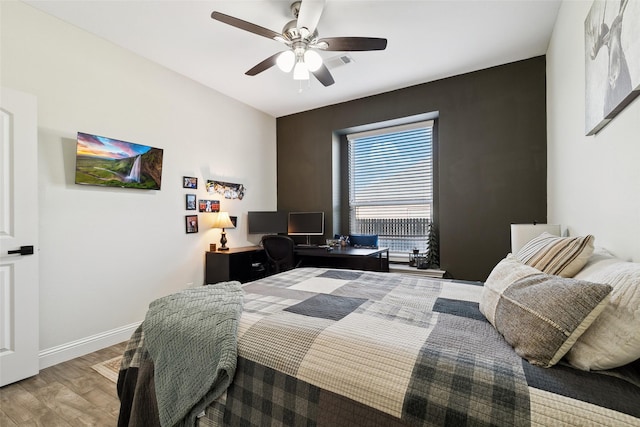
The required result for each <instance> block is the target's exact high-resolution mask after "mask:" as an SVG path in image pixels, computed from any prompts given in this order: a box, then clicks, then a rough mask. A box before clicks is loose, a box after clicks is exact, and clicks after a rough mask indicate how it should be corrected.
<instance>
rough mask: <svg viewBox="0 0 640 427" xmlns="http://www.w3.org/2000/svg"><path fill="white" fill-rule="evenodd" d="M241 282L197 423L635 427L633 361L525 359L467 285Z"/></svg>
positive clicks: (323, 278)
mask: <svg viewBox="0 0 640 427" xmlns="http://www.w3.org/2000/svg"><path fill="white" fill-rule="evenodd" d="M243 289H244V291H245V300H244V312H243V314H242V317H241V319H240V325H239V331H238V335H239V341H238V356H239V357H238V366H237V370H236V375H235V378H234V381H233V383H232V384H231V386H230V387H229V388H228V389H227V392H226V394H224V395H223V396H222V397H221V398H220V399H218V400H217V401H216V402H214V403H213V404H212V405H210V406H209V407H208V408H207V410H206V413H205V416H203V417H202V418H200V419H199V421H198V423H199V425H200V426H219V425H295V426H300V425H315V426H362V425H367V426H385V427H386V426H396V425H397V426H401V425H403V426H404V425H416V426H462V425H475V426H489V425H493V426H531V425H538V426H558V425H581V426H583V425H597V426H605V425H610V426H640V375H639V374H638V372H639V371H640V369H638V364H637V363H636V364H635V365H634V366H631V365H630V366H628V367H627V368H625V369H620V370H619V371H617V372H607V373H600V374H596V373H588V372H582V371H578V370H576V369H573V368H570V367H568V366H562V365H557V366H555V367H553V368H551V369H543V368H539V367H536V366H532V365H530V364H529V363H528V362H526V361H525V360H523V359H521V358H520V357H519V356H518V355H516V353H515V352H514V351H513V349H512V348H511V347H510V346H509V345H508V344H507V343H506V342H505V341H504V339H503V338H502V336H501V335H500V334H499V333H498V332H497V331H496V330H495V329H494V328H493V327H492V326H491V324H490V323H488V322H487V321H486V320H485V318H484V317H483V315H482V314H481V313H480V311H479V309H478V302H479V298H480V294H481V292H482V284H481V283H469V282H458V281H454V280H435V279H425V278H421V277H419V276H414V275H402V274H394V273H375V272H362V271H351V270H328V269H319V268H299V269H295V270H291V271H288V272H285V273H282V274H279V275H276V276H271V277H268V278H265V279H261V280H259V281H256V282H252V283H247V284H245V285H244V286H243Z"/></svg>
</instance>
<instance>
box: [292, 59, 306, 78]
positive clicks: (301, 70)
mask: <svg viewBox="0 0 640 427" xmlns="http://www.w3.org/2000/svg"><path fill="white" fill-rule="evenodd" d="M293 80H309V68H307V64H305V63H304V61H303V60H302V58H300V60H298V62H296V65H295V67H293Z"/></svg>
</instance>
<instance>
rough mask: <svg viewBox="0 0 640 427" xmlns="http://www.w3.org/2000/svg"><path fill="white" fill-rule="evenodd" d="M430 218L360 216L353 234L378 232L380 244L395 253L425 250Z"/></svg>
mask: <svg viewBox="0 0 640 427" xmlns="http://www.w3.org/2000/svg"><path fill="white" fill-rule="evenodd" d="M430 222H431V221H430V220H429V219H428V218H360V219H356V220H355V229H353V230H352V233H353V234H377V235H378V240H379V243H378V244H379V245H380V246H383V247H388V248H389V251H390V252H393V253H409V252H411V251H412V250H413V249H414V248H415V249H419V250H420V252H424V251H426V249H427V245H428V242H429V223H430Z"/></svg>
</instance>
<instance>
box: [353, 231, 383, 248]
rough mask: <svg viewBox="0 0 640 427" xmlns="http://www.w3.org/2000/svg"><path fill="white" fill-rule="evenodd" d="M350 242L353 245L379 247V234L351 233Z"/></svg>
mask: <svg viewBox="0 0 640 427" xmlns="http://www.w3.org/2000/svg"><path fill="white" fill-rule="evenodd" d="M349 244H350V245H351V246H360V247H365V248H377V247H378V235H377V234H351V235H349Z"/></svg>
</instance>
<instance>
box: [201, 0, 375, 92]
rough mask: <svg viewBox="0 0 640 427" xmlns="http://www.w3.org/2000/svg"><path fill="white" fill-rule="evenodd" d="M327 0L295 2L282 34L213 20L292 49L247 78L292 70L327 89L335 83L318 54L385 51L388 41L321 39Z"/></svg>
mask: <svg viewBox="0 0 640 427" xmlns="http://www.w3.org/2000/svg"><path fill="white" fill-rule="evenodd" d="M324 3H325V0H304V1H295V2H294V3H292V4H291V13H292V14H293V16H294V18H295V19H293V20H292V21H289V22H288V23H287V24H286V25H285V26H284V28H283V29H282V33H278V32H275V31H272V30H269V29H268V28H264V27H261V26H259V25H256V24H252V23H251V22H247V21H243V20H242V19H239V18H234V17H233V16H229V15H225V14H224V13H220V12H215V11H214V12H213V13H212V14H211V18H213V19H215V20H216V21H220V22H224V23H225V24H228V25H231V26H233V27H236V28H239V29H241V30H245V31H249V32H250V33H254V34H257V35H259V36H262V37H266V38H269V39H273V40H276V41H278V42H280V43H284V44H285V45H286V46H287V47H288V48H289V49H288V50H285V51H282V52H278V53H276V54H274V55H271V56H270V57H268V58H267V59H265V60H264V61H262V62H260V63H258V64H257V65H256V66H254V67H253V68H251V69H250V70H248V71H247V72H246V73H245V74H246V75H248V76H255V75H257V74H259V73H261V72H263V71H265V70H267V69H269V68H271V67H273V66H274V65H277V66H278V68H280V69H281V70H282V71H284V72H286V73H288V72H290V71H291V70H293V79H294V80H309V72H311V74H313V75H314V76H315V77H316V78H317V79H318V81H320V83H322V84H323V85H324V86H330V85H332V84H333V83H335V80H334V79H333V76H332V75H331V73H330V72H329V69H328V68H327V67H326V65H324V63H323V62H322V57H321V56H320V54H319V53H318V52H317V51H318V50H321V51H323V50H324V51H368V50H384V49H385V48H386V47H387V39H383V38H376V37H326V38H319V37H318V31H317V29H316V27H317V25H318V21H319V20H320V15H322V10H323V8H324Z"/></svg>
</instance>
